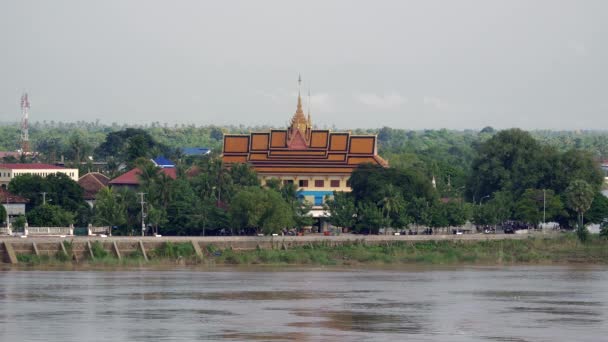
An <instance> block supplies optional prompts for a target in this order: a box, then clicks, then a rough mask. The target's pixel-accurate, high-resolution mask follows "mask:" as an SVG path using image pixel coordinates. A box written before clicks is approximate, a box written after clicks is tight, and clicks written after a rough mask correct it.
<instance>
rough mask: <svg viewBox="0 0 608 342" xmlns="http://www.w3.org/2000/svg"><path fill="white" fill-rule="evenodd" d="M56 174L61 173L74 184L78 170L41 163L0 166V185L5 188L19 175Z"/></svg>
mask: <svg viewBox="0 0 608 342" xmlns="http://www.w3.org/2000/svg"><path fill="white" fill-rule="evenodd" d="M57 173H63V174H65V175H66V176H68V177H70V178H71V179H72V180H74V181H75V182H77V181H78V169H67V168H65V167H61V166H57V165H51V164H42V163H31V164H25V163H10V164H0V185H2V186H6V185H8V183H10V182H11V180H12V179H13V178H15V177H17V176H20V175H25V174H29V175H36V176H40V177H46V176H50V175H54V174H57Z"/></svg>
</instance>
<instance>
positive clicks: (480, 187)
mask: <svg viewBox="0 0 608 342" xmlns="http://www.w3.org/2000/svg"><path fill="white" fill-rule="evenodd" d="M540 152H541V148H540V144H539V143H538V142H537V141H536V140H535V139H534V138H533V137H532V136H531V135H530V133H528V132H525V131H522V130H520V129H509V130H504V131H500V132H498V133H497V134H496V135H494V136H492V137H491V138H490V139H489V140H488V141H486V142H485V143H482V144H481V145H479V147H478V148H477V157H476V158H475V159H474V160H473V164H472V167H471V173H470V176H469V179H468V182H467V183H468V186H467V188H468V194H469V197H470V198H471V199H473V201H474V202H475V201H476V200H479V199H480V198H482V197H484V196H487V195H491V194H492V193H494V192H496V191H500V190H505V191H508V192H510V193H512V194H516V195H519V194H520V193H521V192H523V191H524V189H528V188H536V187H537V185H538V183H539V181H540V180H541V179H542V178H543V173H542V172H541V165H540V164H539V161H540V160H541V159H542V155H541V153H540Z"/></svg>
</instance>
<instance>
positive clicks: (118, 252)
mask: <svg viewBox="0 0 608 342" xmlns="http://www.w3.org/2000/svg"><path fill="white" fill-rule="evenodd" d="M112 248H113V249H114V253H116V257H117V258H118V260H121V259H122V257H121V256H120V251H119V250H118V245H117V244H116V241H112Z"/></svg>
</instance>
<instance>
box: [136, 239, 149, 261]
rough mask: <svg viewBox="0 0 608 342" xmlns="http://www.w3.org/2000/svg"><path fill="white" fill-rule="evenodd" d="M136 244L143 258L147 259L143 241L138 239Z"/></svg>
mask: <svg viewBox="0 0 608 342" xmlns="http://www.w3.org/2000/svg"><path fill="white" fill-rule="evenodd" d="M138 244H139V249H140V250H141V254H142V255H143V256H144V260H146V261H148V255H147V254H146V248H145V247H144V243H143V242H142V241H141V240H139V241H138Z"/></svg>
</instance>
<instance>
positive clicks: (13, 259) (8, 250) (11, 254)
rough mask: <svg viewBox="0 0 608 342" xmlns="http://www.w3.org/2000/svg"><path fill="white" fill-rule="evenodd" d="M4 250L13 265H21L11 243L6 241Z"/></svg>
mask: <svg viewBox="0 0 608 342" xmlns="http://www.w3.org/2000/svg"><path fill="white" fill-rule="evenodd" d="M4 249H6V254H8V260H9V261H10V263H11V264H17V263H19V260H17V254H15V250H14V249H13V245H11V243H10V242H6V241H4Z"/></svg>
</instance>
